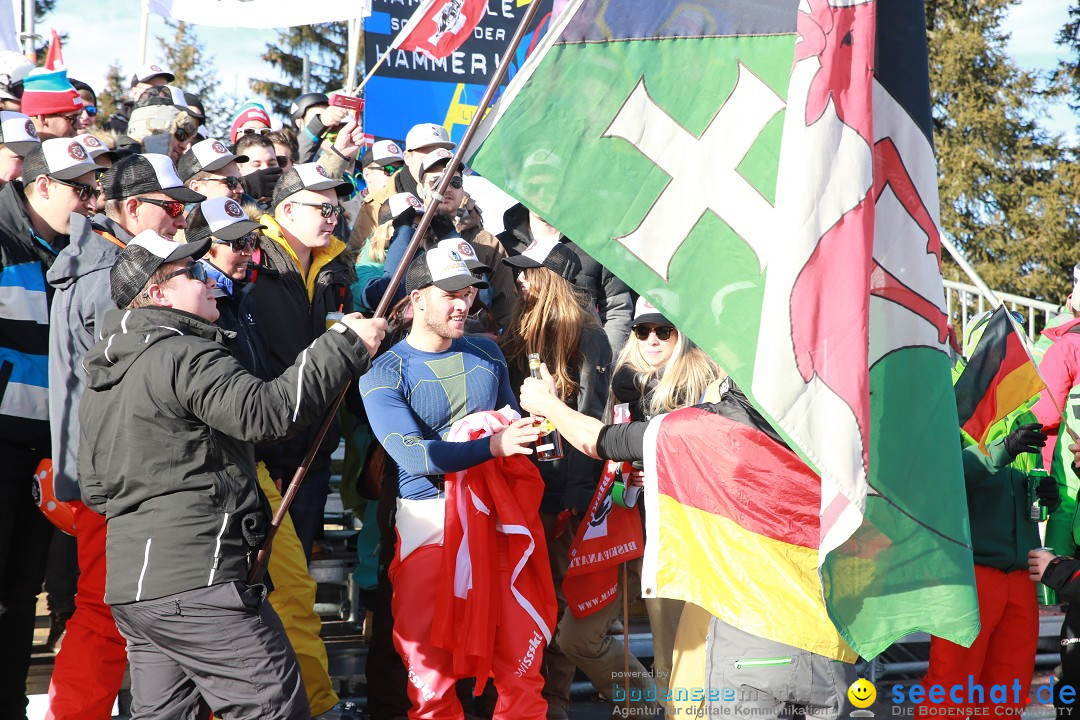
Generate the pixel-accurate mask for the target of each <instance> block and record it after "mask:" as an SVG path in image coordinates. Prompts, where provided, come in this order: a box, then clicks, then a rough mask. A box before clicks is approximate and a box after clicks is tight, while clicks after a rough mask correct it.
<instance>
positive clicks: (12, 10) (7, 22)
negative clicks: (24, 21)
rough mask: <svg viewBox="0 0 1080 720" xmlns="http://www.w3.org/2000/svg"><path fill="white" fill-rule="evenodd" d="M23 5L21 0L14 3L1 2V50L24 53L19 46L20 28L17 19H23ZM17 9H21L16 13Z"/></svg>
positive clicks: (13, 1) (15, 0)
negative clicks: (17, 17)
mask: <svg viewBox="0 0 1080 720" xmlns="http://www.w3.org/2000/svg"><path fill="white" fill-rule="evenodd" d="M21 5H22V3H21V2H19V0H12V2H0V50H14V51H15V52H22V46H21V45H19V26H18V25H17V24H16V20H15V17H16V16H19V17H22V9H21V7H20V6H21ZM16 8H19V10H18V11H16Z"/></svg>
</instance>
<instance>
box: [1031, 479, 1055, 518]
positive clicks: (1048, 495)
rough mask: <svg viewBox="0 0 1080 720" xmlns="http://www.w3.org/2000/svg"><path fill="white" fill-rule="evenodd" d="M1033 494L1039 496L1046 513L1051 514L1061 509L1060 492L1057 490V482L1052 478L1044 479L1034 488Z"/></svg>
mask: <svg viewBox="0 0 1080 720" xmlns="http://www.w3.org/2000/svg"><path fill="white" fill-rule="evenodd" d="M1035 494H1036V495H1038V496H1039V501H1040V502H1041V503H1042V506H1043V507H1044V508H1046V510H1047V512H1051V513H1052V512H1054V511H1055V510H1057V509H1058V508H1059V507H1061V491H1060V490H1058V484H1057V480H1054V478H1052V477H1049V476H1047V477H1044V478H1043V479H1042V480H1041V481H1040V482H1039V485H1038V487H1036V488H1035Z"/></svg>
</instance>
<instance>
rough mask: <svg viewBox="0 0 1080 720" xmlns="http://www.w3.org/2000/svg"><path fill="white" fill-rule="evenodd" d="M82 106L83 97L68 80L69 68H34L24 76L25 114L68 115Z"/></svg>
mask: <svg viewBox="0 0 1080 720" xmlns="http://www.w3.org/2000/svg"><path fill="white" fill-rule="evenodd" d="M82 107H83V101H82V98H81V97H79V93H78V92H76V90H75V88H74V87H73V86H72V84H71V83H70V82H68V78H67V70H46V69H45V68H34V69H33V70H31V71H30V72H29V73H28V74H27V75H26V77H25V78H23V94H22V112H23V114H24V115H29V116H30V117H37V116H38V115H66V114H68V113H74V112H78V111H79V110H82Z"/></svg>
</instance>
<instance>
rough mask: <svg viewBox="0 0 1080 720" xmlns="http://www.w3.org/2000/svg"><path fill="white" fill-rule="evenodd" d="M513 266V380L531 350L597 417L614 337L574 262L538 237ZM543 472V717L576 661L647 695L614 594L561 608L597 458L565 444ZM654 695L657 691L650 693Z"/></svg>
mask: <svg viewBox="0 0 1080 720" xmlns="http://www.w3.org/2000/svg"><path fill="white" fill-rule="evenodd" d="M503 262H505V263H506V264H508V265H511V266H513V267H515V268H517V269H518V270H519V271H520V272H519V275H518V278H517V279H518V285H519V287H520V288H521V296H520V299H519V300H518V303H517V306H516V307H515V310H514V314H513V316H512V319H511V322H510V328H509V330H508V331H507V332H506V333H505V334H504V337H503V343H502V348H503V352H504V354H505V355H506V361H507V364H508V366H509V369H510V377H511V382H512V383H513V384H514V386H515V387H518V386H520V384H521V381H522V380H523V379H524V378H525V377H528V375H529V366H528V356H529V355H530V354H532V353H536V354H538V355H539V356H540V359H541V360H542V361H543V362H544V364H545V365H546V366H547V368H548V371H549V372H550V373H551V375H552V378H553V381H554V385H555V390H556V392H557V393H558V395H559V397H560V398H561V399H562V400H563V402H565V403H566V404H568V405H570V406H571V407H573V408H575V409H576V410H578V411H579V412H581V413H584V414H586V415H591V416H592V417H595V418H600V417H602V416H603V414H604V409H605V407H606V405H607V396H608V383H609V377H610V375H609V372H608V370H609V365H610V363H611V346H610V345H609V343H608V339H607V336H606V335H605V334H604V330H603V327H602V326H601V325H600V319H599V317H598V316H597V314H596V310H595V308H594V307H593V304H592V302H591V301H590V300H589V298H588V296H587V295H586V294H585V293H584V292H583V291H582V290H580V289H579V288H577V287H576V286H575V285H574V279H575V277H576V276H577V273H578V272H579V271H580V269H581V261H580V260H579V259H578V257H577V255H576V254H575V253H574V252H573V250H571V249H570V248H568V247H566V245H564V244H562V243H560V242H558V241H557V240H550V241H544V240H540V241H536V242H534V243H533V244H532V245H530V246H529V247H528V248H526V249H525V251H524V252H523V253H522V254H521V255H516V256H514V257H510V258H507V259H506V260H504V261H503ZM537 465H538V466H539V468H540V474H541V476H542V477H543V478H544V485H545V489H544V499H543V501H542V502H541V504H540V516H541V520H542V521H543V524H544V531H545V535H546V537H547V544H548V556H549V558H550V560H551V571H552V576H553V579H554V581H555V592H556V597H557V598H558V601H559V624H558V629H557V631H556V633H555V637H554V638H553V639H552V642H551V643H550V644H549V645H548V647H547V648H546V649H545V651H544V664H543V666H542V672H543V674H544V698H545V699H546V700H547V702H548V718H549V719H550V718H565V717H567V712H568V710H569V705H570V683H571V681H572V680H573V677H574V670H575V666H577V667H580V668H581V669H582V671H583V672H584V673H585V674H586V675H587V676H588V677H589V679H590V680H591V681H592V683H593V685H595V686H596V688H597V689H598V690H599V691H600V692H602V693H603V694H604V695H605V696H606V697H608V698H613V697H615V691H616V688H617V687H618V688H622V689H623V692H625V689H626V686H627V680H630V684H631V685H632V686H633V687H634V689H635V691H637V690H640V691H641V692H640V693H637V692H635V693H634V695H635V696H636V697H638V698H645V697H649V696H650V693H649V692H648V690H651V687H652V684H651V682H649V677H648V672H647V671H646V670H645V669H644V668H643V667H642V666H641V663H639V662H638V661H637V659H636V658H633V657H631V664H630V678H627V679H624V678H623V677H622V675H623V670H624V668H623V647H622V643H620V642H619V641H618V640H615V639H613V638H611V637H609V636H608V629H609V627H610V625H611V622H612V620H614V619H615V617H616V616H617V614H618V612H619V608H620V607H621V604H620V603H618V602H612V603H610V604H608V605H607V606H605V607H604V608H601V609H600V610H598V611H597V612H595V613H593V614H591V615H588V616H586V617H584V618H576V617H574V615H573V613H571V612H570V611H569V610H568V609H567V607H566V598H565V597H564V595H563V592H562V582H563V578H564V577H565V576H566V570H567V566H568V564H569V557H568V555H569V551H570V545H571V543H572V541H573V539H574V536H575V535H576V533H577V529H578V526H579V524H580V523H581V519H582V517H583V515H584V513H585V512H586V511H587V510H588V508H589V504H590V502H591V501H592V496H593V494H594V493H595V492H596V485H597V482H598V481H599V479H600V474H601V473H602V472H603V463H601V462H599V461H596V460H593V459H592V458H589V457H586V456H585V455H583V454H582V453H580V452H578V451H577V450H576V449H574V448H570V447H566V448H565V456H564V457H563V458H562V459H560V460H554V461H551V462H538V463H537ZM652 697H655V696H652ZM633 705H634V706H635V709H637V707H638V706H640V708H641V709H640V713H641V714H642V715H643V716H651V715H653V714H655V712H656V706H655V703H652V702H650V701H648V700H641V699H639V701H638V702H634V703H633Z"/></svg>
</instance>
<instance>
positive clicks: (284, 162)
mask: <svg viewBox="0 0 1080 720" xmlns="http://www.w3.org/2000/svg"><path fill="white" fill-rule="evenodd" d="M274 157H275V158H277V164H278V167H286V166H288V165H289V164H290V163H292V161H293V160H292V158H291V157H289V156H288V155H275V156H274Z"/></svg>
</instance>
